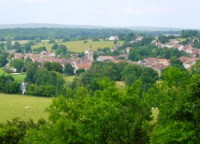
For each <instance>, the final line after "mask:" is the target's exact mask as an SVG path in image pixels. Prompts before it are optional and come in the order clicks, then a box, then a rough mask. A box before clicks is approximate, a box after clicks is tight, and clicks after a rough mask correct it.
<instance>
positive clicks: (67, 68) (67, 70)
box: [63, 64, 74, 75]
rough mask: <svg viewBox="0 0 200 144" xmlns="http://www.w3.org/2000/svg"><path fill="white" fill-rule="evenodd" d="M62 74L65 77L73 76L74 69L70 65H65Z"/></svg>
mask: <svg viewBox="0 0 200 144" xmlns="http://www.w3.org/2000/svg"><path fill="white" fill-rule="evenodd" d="M63 73H64V74H65V75H73V74H74V68H73V67H72V65H71V64H66V65H65V67H64V71H63Z"/></svg>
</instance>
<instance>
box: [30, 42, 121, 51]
mask: <svg viewBox="0 0 200 144" xmlns="http://www.w3.org/2000/svg"><path fill="white" fill-rule="evenodd" d="M118 43H119V45H121V44H122V43H123V42H122V41H120V42H118ZM58 44H63V45H65V46H66V47H67V48H68V50H69V51H72V52H85V51H86V50H87V49H88V48H89V47H90V46H92V48H93V50H97V49H98V48H105V47H108V48H112V47H113V46H114V43H113V41H103V40H101V41H92V40H88V41H87V43H84V41H70V42H58ZM52 45H53V44H48V41H42V42H41V43H39V44H37V45H34V46H33V49H35V48H39V47H42V46H45V47H46V48H47V50H48V51H50V50H51V47H52Z"/></svg>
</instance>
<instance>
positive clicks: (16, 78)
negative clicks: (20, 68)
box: [0, 68, 26, 82]
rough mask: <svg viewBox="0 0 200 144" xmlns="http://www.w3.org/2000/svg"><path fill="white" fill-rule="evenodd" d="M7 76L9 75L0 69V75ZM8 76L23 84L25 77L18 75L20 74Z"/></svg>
mask: <svg viewBox="0 0 200 144" xmlns="http://www.w3.org/2000/svg"><path fill="white" fill-rule="evenodd" d="M3 74H4V75H9V73H6V72H5V71H4V70H3V69H2V68H0V75H3ZM10 75H11V76H12V77H13V78H14V79H15V81H17V82H24V80H25V78H26V75H25V74H20V73H10Z"/></svg>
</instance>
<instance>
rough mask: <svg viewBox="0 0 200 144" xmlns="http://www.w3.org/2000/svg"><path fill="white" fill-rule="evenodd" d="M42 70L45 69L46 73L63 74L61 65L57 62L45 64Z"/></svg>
mask: <svg viewBox="0 0 200 144" xmlns="http://www.w3.org/2000/svg"><path fill="white" fill-rule="evenodd" d="M44 68H46V69H47V70H48V71H55V72H59V73H63V67H62V65H61V64H60V63H57V62H45V63H44Z"/></svg>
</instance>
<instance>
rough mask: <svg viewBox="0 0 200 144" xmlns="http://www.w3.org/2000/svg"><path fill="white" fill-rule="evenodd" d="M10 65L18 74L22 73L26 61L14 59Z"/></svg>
mask: <svg viewBox="0 0 200 144" xmlns="http://www.w3.org/2000/svg"><path fill="white" fill-rule="evenodd" d="M10 65H11V66H12V67H14V68H16V69H17V72H21V70H22V68H23V67H24V61H23V60H22V59H14V60H12V61H11V63H10Z"/></svg>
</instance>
